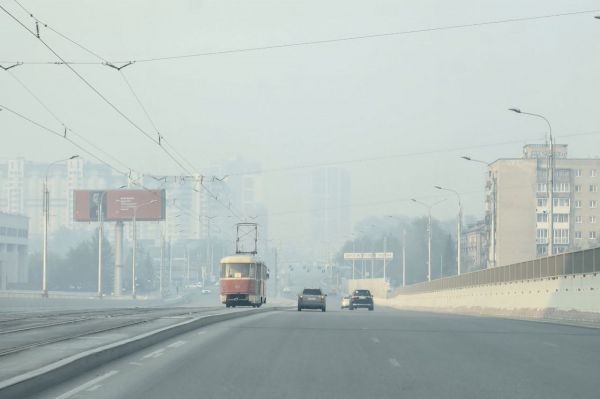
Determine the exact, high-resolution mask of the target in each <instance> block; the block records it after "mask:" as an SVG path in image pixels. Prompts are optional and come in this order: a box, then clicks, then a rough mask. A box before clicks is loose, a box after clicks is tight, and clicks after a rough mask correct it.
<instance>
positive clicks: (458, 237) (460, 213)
mask: <svg viewBox="0 0 600 399" xmlns="http://www.w3.org/2000/svg"><path fill="white" fill-rule="evenodd" d="M435 188H437V189H438V190H443V191H449V192H451V193H454V194H455V195H456V198H457V199H458V219H457V222H456V248H457V250H456V267H457V273H458V275H459V276H460V272H461V254H462V217H463V210H462V201H461V198H460V194H459V193H458V191H456V190H452V189H451V188H445V187H441V186H435Z"/></svg>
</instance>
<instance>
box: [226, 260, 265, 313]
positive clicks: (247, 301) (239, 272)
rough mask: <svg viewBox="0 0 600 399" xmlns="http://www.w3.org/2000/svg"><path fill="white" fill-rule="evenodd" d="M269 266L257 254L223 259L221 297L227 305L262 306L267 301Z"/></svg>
mask: <svg viewBox="0 0 600 399" xmlns="http://www.w3.org/2000/svg"><path fill="white" fill-rule="evenodd" d="M268 278H269V271H268V269H267V266H266V265H265V264H264V263H263V262H262V261H261V260H260V259H259V258H258V257H257V256H256V255H255V254H236V255H233V256H227V257H225V258H223V259H221V280H220V286H221V287H220V288H221V292H220V298H221V303H223V304H225V306H226V307H228V308H229V307H236V306H252V307H254V308H258V307H260V306H261V305H262V304H263V303H266V302H267V284H266V283H267V279H268Z"/></svg>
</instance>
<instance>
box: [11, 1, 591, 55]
mask: <svg viewBox="0 0 600 399" xmlns="http://www.w3.org/2000/svg"><path fill="white" fill-rule="evenodd" d="M598 12H600V9H590V10H579V11H571V12H562V13H552V14H545V15H537V16H530V17H514V18H504V19H497V20H491V21H483V22H473V23H466V24H454V25H443V26H434V27H426V28H419V29H409V30H402V31H395V32H384V33H373V34H366V35H354V36H347V37H338V38H331V39H321V40H309V41H300V42H293V43H281V44H273V45H265V46H255V47H243V48H235V49H228V50H216V51H207V52H197V53H190V54H179V55H168V56H164V57H149V58H138V59H135V58H132V59H130V60H127V61H123V60H120V61H113V62H112V63H113V64H126V63H129V62H131V63H138V64H139V63H149V62H160V61H172V60H181V59H187V58H196V57H205V56H215V55H226V54H235V53H248V52H257V51H265V50H274V49H281V48H288V47H302V46H316V45H322V44H331V43H338V42H348V41H355V40H368V39H374V38H382V37H394V36H404V35H414V34H419V33H427V32H437V31H447V30H458V29H468V28H475V27H481V26H489V25H500V24H506V23H518V22H527V21H536V20H544V19H551V18H559V17H567V16H574V15H582V14H591V13H598ZM61 61H62V62H63V63H69V64H73V65H76V64H81V65H84V64H96V65H98V64H101V63H100V62H87V61H65V60H61ZM1 62H3V63H6V62H15V61H1ZM20 62H22V63H23V64H31V65H33V64H38V65H43V64H57V62H52V61H45V62H31V61H20Z"/></svg>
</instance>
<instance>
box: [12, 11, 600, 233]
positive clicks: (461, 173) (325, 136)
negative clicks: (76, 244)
mask: <svg viewBox="0 0 600 399" xmlns="http://www.w3.org/2000/svg"><path fill="white" fill-rule="evenodd" d="M20 1H21V0H20ZM21 3H22V4H23V5H24V6H25V7H27V8H29V9H30V10H31V11H32V12H33V13H34V14H35V15H36V16H37V17H38V18H39V19H40V20H43V21H44V22H46V23H48V25H49V26H51V27H53V28H54V29H56V30H58V31H60V32H61V33H63V34H65V35H67V36H69V37H70V38H72V39H74V40H76V41H78V42H80V43H82V44H84V45H85V46H87V47H88V48H90V49H91V50H93V51H94V52H96V53H98V54H100V55H101V56H102V57H104V58H106V59H108V60H111V61H113V60H114V61H120V60H140V59H144V58H153V57H162V56H170V55H179V54H190V53H198V52H211V51H221V50H230V49H238V48H246V47H260V46H269V45H277V44H284V43H294V42H305V41H315V40H323V39H332V38H341V37H347V36H358V35H369V34H376V33H386V32H399V31H408V30H414V29H423V28H433V27H441V26H449V25H460V24H470V23H476V22H487V21H496V20H503V19H510V18H521V17H531V16H543V15H550V14H556V13H565V12H574V11H583V10H594V9H596V10H600V1H591V0H568V1H566V0H565V1H552V0H536V1H532V0H519V1H516V0H501V1H480V0H479V1H477V0H457V1H452V2H449V1H441V0H440V1H434V0H421V1H400V0H396V1H376V0H368V1H365V0H360V1H359V0H339V1H325V0H310V1H309V0H306V1H283V0H273V1H249V0H244V1H227V0H215V1H193V0H186V1H183V0H181V1H175V0H172V1H148V0H145V1H109V0H104V1H90V0H87V1H82V0H69V1H32V0H22V1H21ZM0 4H1V5H2V6H3V7H5V8H7V9H8V10H9V11H11V12H12V13H14V15H15V16H17V17H18V18H19V19H20V20H22V21H23V22H25V23H26V24H27V25H28V26H29V27H31V28H34V24H33V21H32V19H30V18H29V17H28V16H27V14H25V13H24V12H23V11H22V10H21V9H20V8H19V7H18V5H17V4H16V3H15V2H13V1H10V0H0ZM599 14H600V11H598V12H597V13H593V12H592V13H589V14H580V15H573V16H563V17H556V18H547V19H540V20H535V21H526V22H511V23H503V24H495V25H488V26H479V27H471V28H464V29H454V30H438V31H430V32H425V33H415V34H407V35H396V36H388V37H380V38H371V39H365V40H353V41H344V42H336V43H326V44H319V45H311V46H296V47H288V48H278V49H269V50H261V51H254V52H242V53H230V54H223V55H210V56H202V57H195V58H184V59H178V60H168V61H159V62H147V63H142V62H140V63H136V64H134V65H132V66H129V67H127V68H125V69H123V70H122V73H123V74H124V75H125V76H126V77H127V79H128V80H129V81H130V83H131V84H132V86H133V87H134V88H135V90H136V91H137V94H138V95H139V97H140V99H141V100H142V102H143V103H144V105H145V106H146V108H147V110H148V111H149V113H150V114H151V115H152V118H153V119H154V121H155V123H156V125H157V126H158V128H159V130H160V131H161V132H162V133H163V134H164V136H165V137H166V138H167V139H169V140H170V142H171V144H173V145H174V146H175V147H176V148H177V150H178V151H179V152H181V153H182V154H184V155H185V157H186V158H188V159H190V160H191V161H192V163H193V164H194V165H195V166H196V167H197V168H198V169H199V170H202V167H205V166H207V165H209V164H210V161H211V160H218V159H223V158H232V157H235V156H237V155H241V156H243V157H245V158H248V159H253V160H259V161H261V162H262V164H263V167H264V168H265V169H273V168H275V169H276V168H282V167H288V166H295V165H313V164H322V163H329V162H338V161H347V160H356V159H364V158H380V157H390V156H395V157H391V158H387V159H383V160H373V161H368V162H356V163H347V164H344V165H343V166H344V167H346V168H347V169H348V170H350V171H351V173H352V175H353V204H354V205H355V207H354V208H353V217H354V219H355V220H359V219H361V218H362V217H364V216H367V215H371V214H375V215H383V214H389V213H404V214H408V215H418V214H422V212H423V210H422V209H421V208H420V207H417V206H415V205H414V204H410V203H408V202H402V201H398V202H392V201H393V200H397V199H402V198H408V197H417V198H424V199H427V198H428V197H432V196H439V195H440V193H439V191H438V192H436V190H434V189H433V187H432V186H433V185H436V184H440V185H446V186H448V187H452V188H454V189H456V190H458V191H460V192H462V193H464V194H463V200H464V203H465V213H466V214H481V213H482V210H483V185H484V167H483V165H480V164H473V163H468V162H466V161H463V160H461V159H459V156H460V155H464V154H468V155H471V156H472V157H474V158H479V159H482V160H487V161H492V160H494V159H496V158H498V157H518V156H520V153H521V146H522V145H523V144H524V143H529V142H536V141H540V140H542V139H543V137H544V133H545V129H546V127H545V125H544V124H543V122H542V121H540V120H536V119H534V118H528V117H525V116H520V115H517V114H514V113H510V112H508V111H507V108H508V107H511V106H517V107H521V108H522V109H523V110H527V111H530V112H538V113H541V114H544V115H545V116H547V117H548V118H549V119H550V120H551V122H552V125H553V128H554V132H555V135H556V136H559V137H558V141H559V142H564V143H568V144H569V146H570V154H571V155H572V156H576V157H596V156H600V147H599V146H598V143H599V138H600V112H599V110H598V109H599V108H598V104H599V101H598V100H599V98H600V79H599V78H600V20H597V19H594V18H593V16H594V15H599ZM41 34H42V37H43V39H45V40H47V42H48V43H49V44H50V46H52V48H54V49H55V50H56V51H57V52H58V53H59V54H61V55H62V56H63V57H64V58H66V59H68V60H76V61H97V59H96V58H94V57H93V56H91V55H90V54H88V53H86V52H84V51H82V50H81V49H80V48H78V47H76V46H74V45H73V44H71V43H69V42H67V41H65V40H64V39H62V38H60V37H59V36H57V35H56V34H55V33H53V32H52V31H49V30H47V29H44V28H42V29H41ZM0 38H1V39H0V63H1V64H2V65H3V66H7V65H8V64H9V63H10V61H26V62H27V61H55V60H56V58H55V57H54V56H53V55H52V54H51V53H50V52H49V51H48V50H47V49H46V48H44V47H43V46H42V45H41V44H40V43H39V42H38V41H37V39H36V38H34V37H33V36H31V35H30V34H29V33H27V32H26V31H25V30H24V29H23V28H22V27H21V26H19V25H18V24H17V23H15V22H14V21H13V20H12V19H10V18H9V17H8V16H7V15H6V14H5V13H4V12H0ZM74 68H75V69H76V70H77V71H78V72H79V73H81V75H83V76H85V77H86V79H89V81H90V82H91V83H92V84H93V85H95V86H96V87H97V88H98V89H99V90H100V91H102V93H103V94H105V95H106V97H107V98H109V99H110V100H111V101H113V102H114V104H115V105H116V106H118V107H119V108H120V109H121V110H123V112H125V113H126V114H127V115H128V116H130V117H131V118H132V119H133V120H135V121H136V122H137V123H139V124H140V126H142V127H143V128H144V129H146V130H147V131H149V132H151V131H152V128H151V126H150V125H149V123H148V122H147V120H146V118H145V116H144V114H143V112H142V111H141V110H140V108H139V106H138V105H137V103H136V102H135V99H134V98H133V97H132V95H131V93H130V92H129V91H128V89H127V86H126V84H125V83H124V80H123V78H122V77H121V76H120V74H119V72H117V71H116V70H114V69H112V68H109V67H106V66H102V65H75V66H74ZM10 72H11V73H13V74H14V75H15V76H16V77H18V78H19V79H20V80H22V81H23V82H24V83H25V84H27V85H28V86H29V87H30V88H31V89H32V90H33V91H34V92H35V93H36V94H37V95H38V96H40V98H42V99H43V100H44V102H45V103H46V104H47V105H48V106H49V107H50V108H52V110H53V111H54V112H55V113H56V114H57V115H58V116H59V118H60V119H61V120H62V121H64V122H65V123H66V124H67V125H68V126H69V127H70V128H72V129H73V130H75V131H76V132H78V133H80V134H82V135H84V136H85V137H86V138H88V139H89V140H92V141H93V142H94V143H96V144H97V145H99V146H100V147H102V148H103V149H104V150H106V151H107V152H109V153H110V154H111V155H113V156H115V157H117V158H119V159H121V160H122V161H123V162H124V163H126V164H127V165H128V166H130V167H132V168H134V169H136V170H139V171H142V172H151V173H157V174H168V173H171V174H179V173H182V172H181V169H180V168H179V167H178V166H177V165H176V164H175V163H174V162H173V161H171V160H170V159H169V158H168V157H167V156H166V155H164V154H163V153H161V151H160V149H159V148H158V147H157V146H156V145H154V144H152V142H151V141H150V140H148V139H147V138H145V137H144V136H142V135H141V134H140V133H139V132H137V131H136V130H135V129H134V128H132V127H131V126H130V125H128V124H127V123H126V122H125V121H124V120H123V119H122V118H120V117H119V116H118V115H117V114H116V113H115V112H114V110H112V109H110V108H109V107H108V106H107V105H106V104H104V103H103V102H102V101H101V100H100V99H99V98H98V97H97V96H95V95H94V94H93V92H92V91H91V90H90V89H89V88H88V87H86V86H85V85H84V84H83V83H82V82H81V81H79V80H78V79H77V78H76V77H75V75H74V74H73V73H72V72H71V71H69V70H68V69H67V67H65V66H57V65H22V66H19V67H17V68H13V69H11V70H10ZM0 104H4V105H6V106H9V107H11V108H13V109H15V110H16V111H19V112H22V113H24V114H26V115H28V116H30V117H32V118H34V119H35V120H38V121H40V122H42V123H44V124H47V125H48V126H51V127H54V128H56V129H58V130H60V125H59V124H58V123H57V122H56V121H55V120H54V119H53V118H52V117H51V116H50V115H48V113H47V112H46V111H45V110H44V109H43V108H42V107H41V106H39V105H38V104H37V103H36V102H35V101H34V100H33V99H32V98H31V97H30V96H29V95H28V94H27V92H25V91H24V90H23V88H22V87H20V86H19V84H18V83H17V82H16V81H15V80H14V79H13V78H12V77H11V76H10V74H9V73H7V72H4V71H2V70H0ZM581 133H595V134H591V135H579V136H571V137H568V138H567V137H565V138H562V139H561V138H560V136H564V135H574V134H581ZM0 134H1V137H2V146H1V147H0V157H15V156H23V157H26V158H28V159H33V160H40V161H49V160H55V159H59V158H61V157H65V156H68V155H71V154H72V153H76V152H78V151H77V150H74V149H73V148H72V147H71V146H70V145H69V144H68V143H67V142H65V141H64V140H61V139H59V138H56V137H54V136H52V135H50V134H48V133H46V132H44V131H42V130H40V129H39V128H36V127H34V126H31V125H29V124H27V123H26V122H23V121H22V120H20V119H17V118H15V117H14V116H12V115H10V114H9V113H7V112H5V111H3V112H0ZM501 143H503V144H501ZM494 144H496V145H494ZM466 147H469V149H466ZM461 148H465V149H461ZM411 153H423V154H422V155H412V156H402V154H411ZM309 171H310V169H307V170H300V171H294V172H277V173H266V174H265V175H264V177H265V186H266V187H267V188H268V190H267V205H268V207H269V209H270V210H271V211H272V212H274V213H275V214H274V216H273V217H272V221H273V223H274V227H273V228H272V229H271V231H272V232H276V231H278V230H279V231H282V230H283V229H284V228H285V225H286V224H287V223H289V222H291V221H293V218H299V217H302V215H299V214H293V216H291V215H283V214H282V215H279V216H277V213H278V212H279V213H284V212H287V211H291V210H296V209H298V208H300V209H306V207H307V206H308V204H306V203H304V202H299V201H297V200H295V198H296V192H295V190H292V189H289V187H290V185H293V184H294V181H295V179H297V178H298V176H299V174H303V173H309ZM291 193H293V194H291ZM376 202H381V203H382V204H379V205H377V206H362V205H364V204H370V203H376ZM383 202H386V203H383ZM455 213H456V206H455V203H454V202H450V201H448V205H447V206H444V207H443V208H440V209H438V210H437V211H436V216H438V217H441V218H449V217H452V216H453V215H454V214H455Z"/></svg>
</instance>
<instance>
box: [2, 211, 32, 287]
mask: <svg viewBox="0 0 600 399" xmlns="http://www.w3.org/2000/svg"><path fill="white" fill-rule="evenodd" d="M28 236H29V220H28V219H27V217H25V216H22V215H15V214H10V213H4V212H0V289H1V290H6V289H8V288H14V287H19V285H20V284H25V283H27V282H28V281H29V270H28V262H27V243H28Z"/></svg>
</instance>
